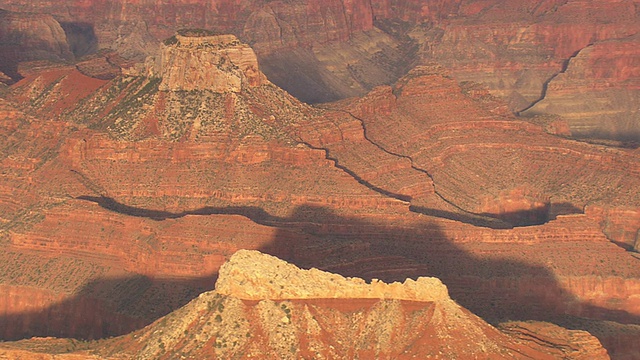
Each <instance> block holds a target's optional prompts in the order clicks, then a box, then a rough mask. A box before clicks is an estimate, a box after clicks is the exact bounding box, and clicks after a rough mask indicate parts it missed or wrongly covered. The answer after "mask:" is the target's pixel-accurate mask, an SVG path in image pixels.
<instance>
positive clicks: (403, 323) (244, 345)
mask: <svg viewBox="0 0 640 360" xmlns="http://www.w3.org/2000/svg"><path fill="white" fill-rule="evenodd" d="M541 339H543V340H541ZM65 345H67V346H69V345H72V346H73V345H74V344H73V343H71V344H69V343H67V344H65V343H60V342H58V343H56V342H53V341H50V342H49V345H48V346H49V350H48V351H51V349H56V348H58V349H60V348H63V347H64V346H65ZM39 347H40V348H39ZM76 347H77V345H76ZM80 347H84V349H82V350H76V351H73V352H71V354H64V355H59V356H58V358H60V359H66V358H69V359H72V358H76V357H78V356H86V357H91V358H95V359H98V358H101V359H102V358H104V359H110V358H123V357H129V358H137V359H163V358H173V357H178V356H180V357H181V358H192V359H201V358H223V359H228V358H236V357H240V358H256V357H258V358H278V359H296V358H308V357H311V358H314V359H329V358H330V359H353V358H372V357H375V358H397V359H404V358H407V359H409V358H415V357H416V356H418V357H429V358H434V359H437V358H447V359H450V358H487V359H488V358H491V359H502V358H504V359H519V358H522V359H525V358H536V359H547V358H548V359H553V358H572V359H587V358H588V359H608V358H609V357H608V356H607V352H606V350H605V349H604V348H602V346H601V345H600V343H599V342H598V340H597V339H596V338H595V337H593V336H592V335H590V334H589V333H587V332H585V331H575V330H573V331H572V330H565V329H562V328H559V327H557V326H554V325H551V324H547V323H537V322H528V323H518V322H511V323H509V324H505V325H504V326H503V327H502V329H501V330H499V329H496V328H494V327H492V326H491V325H489V324H487V323H486V322H484V321H483V320H482V319H480V318H478V317H477V316H475V315H473V314H472V313H470V312H469V311H468V310H465V309H464V308H462V307H460V306H459V305H458V304H456V303H455V302H454V301H453V300H451V298H450V297H449V295H448V293H447V288H446V286H445V285H443V284H442V282H440V280H438V279H436V278H426V277H420V278H418V279H417V280H415V281H414V280H411V279H407V280H406V281H405V282H404V283H397V282H396V283H392V284H385V283H384V282H381V281H377V280H374V281H372V282H371V283H365V281H364V280H362V279H358V278H344V277H342V276H340V275H336V274H331V273H326V272H322V271H319V270H317V269H311V270H301V269H299V268H297V267H295V266H294V265H291V264H288V263H286V262H284V261H282V260H279V259H277V258H275V257H271V256H269V255H264V254H261V253H259V252H257V251H246V250H240V251H238V252H237V253H235V254H234V255H233V256H232V257H231V258H230V259H229V261H228V262H227V263H225V264H224V265H223V266H222V267H221V269H220V276H219V278H218V281H217V283H216V290H215V291H212V292H207V293H203V294H201V295H200V296H198V297H197V298H196V299H194V300H193V301H191V302H190V303H189V304H187V305H186V306H184V307H183V308H181V309H180V310H178V311H175V312H173V313H171V314H169V315H167V316H165V317H163V318H162V319H160V320H158V321H157V322H155V323H153V324H151V325H150V326H148V327H146V328H144V329H142V330H140V331H137V332H134V333H133V334H130V335H127V336H123V337H119V338H115V339H110V340H106V341H101V342H97V343H93V344H86V345H81V346H80ZM43 350H44V351H43ZM46 351H47V350H46V348H45V349H42V342H40V343H39V342H38V341H33V340H32V341H27V342H21V343H14V344H7V345H5V346H0V355H2V356H3V358H6V359H19V358H20V359H21V358H25V357H34V358H35V357H37V356H38V355H39V354H40V353H41V352H46Z"/></svg>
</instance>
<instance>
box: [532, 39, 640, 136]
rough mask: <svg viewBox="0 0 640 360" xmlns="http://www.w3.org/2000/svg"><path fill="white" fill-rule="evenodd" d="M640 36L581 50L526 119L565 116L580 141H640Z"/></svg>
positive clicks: (551, 81)
mask: <svg viewBox="0 0 640 360" xmlns="http://www.w3.org/2000/svg"><path fill="white" fill-rule="evenodd" d="M639 43H640V36H638V35H635V36H633V37H629V38H625V39H622V40H611V41H604V42H599V43H596V44H593V45H590V46H588V47H585V48H584V49H582V50H580V51H579V52H578V53H577V54H576V55H575V57H573V58H571V60H569V62H568V64H567V68H566V70H564V71H563V72H562V73H560V74H558V75H557V76H555V77H554V78H552V79H551V80H550V82H549V83H548V85H547V87H546V91H545V94H544V97H543V98H542V99H541V100H540V101H538V102H536V103H535V104H534V105H533V106H532V107H530V108H529V109H527V110H526V111H524V112H523V114H524V115H532V114H556V115H560V116H562V117H563V118H564V119H565V120H566V121H567V123H568V124H569V127H570V129H571V133H572V135H574V136H577V137H593V138H611V139H619V140H627V141H638V140H640V113H639V112H638V106H637V105H638V104H640V93H639V91H638V89H639V88H640V60H638V59H640V54H638V44H639Z"/></svg>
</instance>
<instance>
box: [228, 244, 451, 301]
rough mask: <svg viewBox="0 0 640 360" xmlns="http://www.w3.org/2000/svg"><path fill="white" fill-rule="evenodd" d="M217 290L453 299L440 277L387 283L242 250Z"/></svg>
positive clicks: (245, 294)
mask: <svg viewBox="0 0 640 360" xmlns="http://www.w3.org/2000/svg"><path fill="white" fill-rule="evenodd" d="M219 274H220V275H219V276H220V277H219V279H218V281H217V282H216V291H217V292H218V293H220V294H223V295H229V296H233V297H237V298H240V299H246V300H259V299H314V298H315V299H332V298H356V299H399V300H415V301H441V300H445V299H449V294H448V292H447V288H446V286H444V284H442V282H441V281H440V280H438V279H436V278H426V277H420V278H418V279H417V280H415V281H414V280H411V279H407V280H406V281H405V282H404V283H403V284H400V283H393V284H385V283H383V282H380V281H375V280H374V281H372V282H371V284H367V283H365V282H364V280H362V279H357V278H344V277H342V276H340V275H337V274H330V273H326V272H324V271H320V270H318V269H311V270H301V269H299V268H298V267H296V266H295V265H292V264H288V263H286V262H284V261H282V260H280V259H278V258H276V257H273V256H269V255H265V254H260V253H259V252H257V251H250V250H240V251H238V252H236V253H235V254H234V255H233V256H232V257H231V258H230V259H229V261H228V262H227V263H225V264H224V265H223V266H222V267H221V268H220V273H219Z"/></svg>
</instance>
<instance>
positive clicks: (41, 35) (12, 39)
mask: <svg viewBox="0 0 640 360" xmlns="http://www.w3.org/2000/svg"><path fill="white" fill-rule="evenodd" d="M73 58H74V55H73V53H72V52H71V48H70V46H69V44H68V43H67V38H66V35H65V32H64V30H63V29H62V27H61V26H60V24H59V23H58V22H57V21H56V20H55V19H54V18H53V17H52V16H51V15H48V14H32V13H18V12H10V11H6V10H2V9H0V71H2V72H4V74H6V75H7V76H9V77H11V78H12V79H13V81H17V80H18V79H20V77H21V76H20V74H19V72H18V63H20V62H22V61H33V60H51V61H56V62H66V61H70V60H72V59H73ZM5 81H6V80H5Z"/></svg>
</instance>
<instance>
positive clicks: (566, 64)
mask: <svg viewBox="0 0 640 360" xmlns="http://www.w3.org/2000/svg"><path fill="white" fill-rule="evenodd" d="M591 45H593V44H592V43H589V44H588V45H587V46H585V47H583V48H581V49H580V50H577V51H576V52H574V53H573V54H572V55H571V56H569V57H568V58H567V59H565V60H564V61H563V62H562V68H561V69H560V71H559V72H558V73H556V74H554V75H552V76H551V77H550V78H549V79H547V80H546V81H545V82H544V83H543V84H542V93H541V94H540V97H539V98H538V99H536V100H534V101H533V102H532V103H531V104H530V105H529V106H527V107H526V108H524V109H522V110H520V111H518V112H517V113H516V115H518V116H524V115H525V114H524V113H525V112H527V111H528V110H529V109H531V108H533V107H534V106H536V105H537V104H538V103H539V102H541V101H542V100H544V99H545V98H546V97H547V91H548V89H549V84H550V83H551V82H552V81H553V80H554V79H555V78H556V77H558V76H559V75H560V74H564V73H565V72H566V71H567V69H568V68H569V63H570V62H571V60H572V59H573V58H575V57H576V56H578V54H580V52H581V51H582V50H584V49H586V48H588V47H589V46H591Z"/></svg>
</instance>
